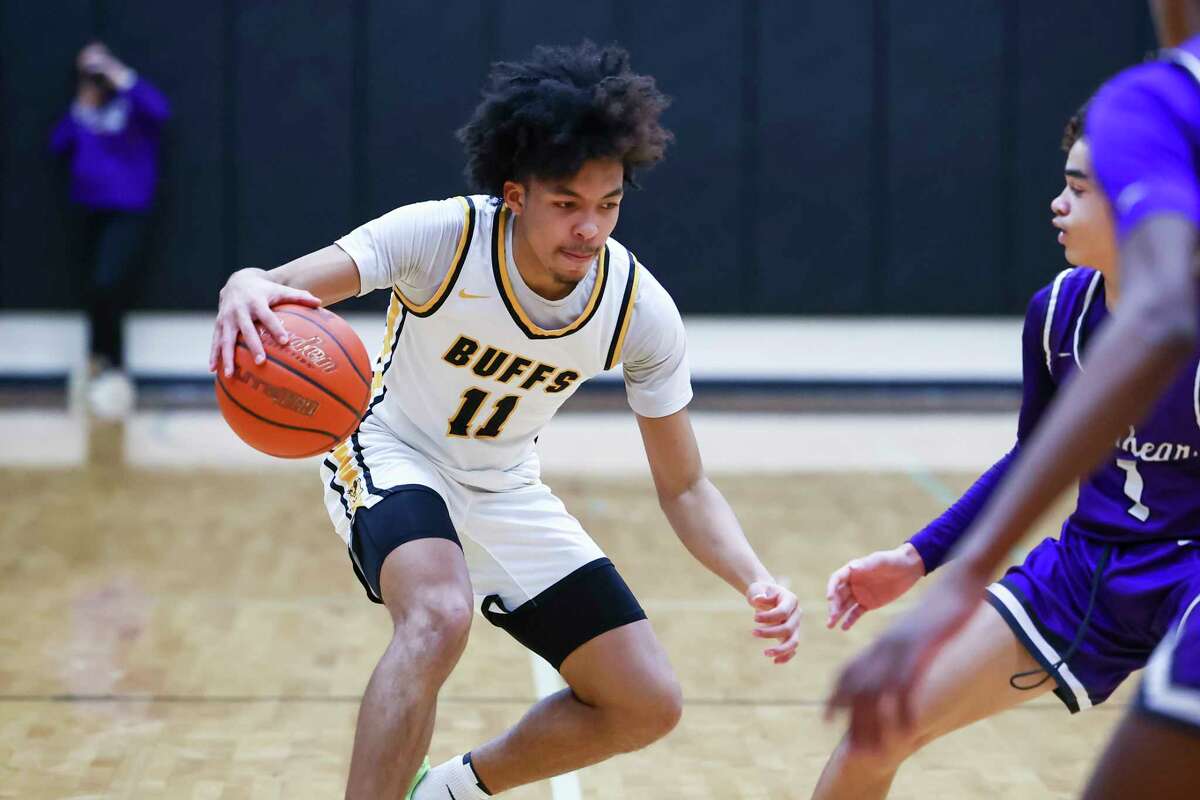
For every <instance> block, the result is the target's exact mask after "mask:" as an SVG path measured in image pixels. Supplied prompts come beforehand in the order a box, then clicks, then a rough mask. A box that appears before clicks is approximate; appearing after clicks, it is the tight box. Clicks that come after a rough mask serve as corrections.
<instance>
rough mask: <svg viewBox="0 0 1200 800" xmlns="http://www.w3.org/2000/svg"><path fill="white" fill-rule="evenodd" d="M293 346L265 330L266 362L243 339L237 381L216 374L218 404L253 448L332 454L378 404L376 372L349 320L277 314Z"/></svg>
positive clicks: (309, 311) (302, 310)
mask: <svg viewBox="0 0 1200 800" xmlns="http://www.w3.org/2000/svg"><path fill="white" fill-rule="evenodd" d="M274 311H275V313H276V314H278V315H279V320H280V321H281V322H282V323H283V327H284V328H286V329H287V332H288V334H289V338H288V343H287V344H286V345H281V344H279V340H278V339H276V338H275V337H274V336H273V335H271V334H269V333H267V332H266V330H265V329H264V328H263V327H262V326H261V325H260V326H259V333H260V334H262V341H263V349H264V350H265V351H266V354H267V360H266V361H264V362H263V363H262V364H255V363H254V356H253V355H251V353H250V348H249V347H247V346H246V343H245V342H244V341H242V339H241V338H240V337H239V338H238V342H237V347H236V348H234V367H233V375H231V376H229V377H226V376H225V374H224V371H223V370H222V371H220V372H219V373H218V374H217V386H216V392H217V405H219V406H220V408H221V414H222V415H223V416H224V417H225V421H226V422H228V423H229V427H231V428H233V432H234V433H236V434H237V435H238V436H240V437H241V438H242V441H244V442H245V443H246V444H248V445H250V446H251V447H253V448H255V449H257V450H261V451H262V452H264V453H267V454H268V455H272V456H278V457H280V458H303V457H305V456H312V455H317V454H318V453H323V452H325V451H326V450H329V449H330V448H331V447H333V446H334V445H336V444H337V443H338V442H340V441H342V440H343V439H345V438H346V437H347V436H349V435H350V434H351V433H353V432H354V429H355V427H356V426H357V425H358V421H359V419H361V418H362V415H363V413H364V412H365V411H366V410H367V402H368V401H369V400H370V399H371V367H370V361H369V360H368V359H367V351H366V349H365V348H364V347H363V344H362V341H360V340H359V338H358V335H357V334H356V333H355V332H354V329H353V328H351V327H350V326H349V325H348V324H347V323H346V321H345V320H343V319H342V318H341V317H339V316H338V315H337V314H334V313H333V312H331V311H327V310H325V309H323V308H308V307H307V306H300V305H295V304H292V303H285V304H283V305H278V306H276V307H275V308H274Z"/></svg>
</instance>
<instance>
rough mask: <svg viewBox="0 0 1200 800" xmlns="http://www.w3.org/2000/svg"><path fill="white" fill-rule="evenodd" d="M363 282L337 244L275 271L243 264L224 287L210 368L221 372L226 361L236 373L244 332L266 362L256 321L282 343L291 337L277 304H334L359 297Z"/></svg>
mask: <svg viewBox="0 0 1200 800" xmlns="http://www.w3.org/2000/svg"><path fill="white" fill-rule="evenodd" d="M358 288H359V278H358V268H357V267H356V266H355V264H354V261H353V259H351V258H350V256H348V255H347V254H346V251H344V250H342V249H341V248H340V247H338V246H337V245H330V246H329V247H325V248H322V249H320V250H317V251H316V252H314V253H309V254H308V255H306V256H302V257H300V258H298V259H296V260H295V261H290V262H288V263H287V264H284V265H283V266H281V267H276V268H275V269H273V270H270V271H269V272H268V271H265V270H261V269H242V270H238V271H237V272H235V273H233V274H232V275H230V276H229V280H228V281H226V282H225V287H224V288H223V289H221V295H220V302H219V304H218V306H217V319H216V323H215V324H214V326H213V338H212V347H211V349H210V351H209V356H208V369H209V371H210V372H216V371H217V370H218V369H220V368H222V366H223V367H224V371H225V375H226V376H229V375H231V374H232V373H233V348H234V345H235V344H236V343H237V338H238V335H239V334H240V335H241V337H242V339H243V340H245V342H246V346H247V347H249V348H250V352H251V354H252V355H253V356H254V361H255V363H256V364H261V363H262V361H263V359H264V358H265V357H266V354H265V353H264V351H263V346H262V340H261V338H260V337H259V333H258V328H257V324H256V323H261V324H262V326H263V327H264V328H265V329H266V330H267V331H268V332H270V333H271V334H273V335H274V336H275V337H276V338H278V339H279V342H280V344H286V343H287V331H286V330H284V327H283V323H282V322H280V320H279V317H278V316H277V315H276V314H275V312H273V311H272V310H271V307H272V306H276V305H279V304H280V303H299V304H301V305H306V306H313V307H316V306H320V305H326V306H328V305H332V304H334V303H336V302H338V301H340V300H345V299H346V298H347V297H353V296H354V295H356V294H358Z"/></svg>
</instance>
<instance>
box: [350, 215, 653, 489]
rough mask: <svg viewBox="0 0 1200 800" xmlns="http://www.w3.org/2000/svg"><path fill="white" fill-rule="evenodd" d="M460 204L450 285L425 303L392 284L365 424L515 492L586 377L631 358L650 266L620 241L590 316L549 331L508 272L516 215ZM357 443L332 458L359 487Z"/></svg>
mask: <svg viewBox="0 0 1200 800" xmlns="http://www.w3.org/2000/svg"><path fill="white" fill-rule="evenodd" d="M458 199H459V200H460V201H461V203H462V207H463V214H464V218H465V224H464V226H463V233H462V235H461V237H460V238H459V242H458V248H457V252H456V254H455V257H454V262H453V264H452V265H451V268H450V270H449V271H448V272H447V273H446V277H445V279H444V280H443V281H442V284H441V286H440V287H438V289H437V291H435V292H434V294H433V296H432V297H431V298H430V299H429V300H428V301H427V302H425V303H423V304H420V305H417V304H415V303H413V302H412V301H411V300H410V299H408V298H406V297H405V296H404V295H403V294H402V293H401V291H400V290H399V288H398V287H393V288H392V298H391V306H390V308H389V309H388V315H387V328H386V333H385V338H384V342H383V346H382V348H381V350H380V354H379V358H378V359H377V361H376V364H375V375H374V381H373V385H372V399H371V403H370V405H369V407H368V410H367V413H366V415H365V416H364V417H363V422H362V424H361V425H362V426H363V427H365V426H376V425H382V426H384V427H385V428H386V429H388V430H390V431H391V432H392V433H394V434H395V435H396V436H397V437H398V438H399V439H400V440H402V441H403V442H405V443H406V444H408V445H409V446H410V447H412V448H414V449H416V450H418V451H420V452H421V453H423V454H425V455H426V456H428V457H429V459H430V460H432V461H433V462H435V463H436V464H437V465H438V466H439V467H441V468H442V469H443V470H444V471H446V472H447V473H448V474H449V475H450V476H451V477H453V478H454V479H456V480H458V481H459V482H461V483H464V484H466V485H468V486H475V487H477V488H481V489H488V490H492V491H504V490H506V489H511V488H515V487H517V486H521V485H524V484H527V483H530V482H532V481H536V480H538V473H539V467H538V462H537V455H536V452H535V450H534V442H535V440H536V438H537V436H538V433H539V432H540V431H541V429H542V427H543V426H544V425H545V424H546V423H547V422H549V421H550V419H551V417H553V416H554V414H555V412H556V411H558V409H559V407H560V406H562V404H563V403H564V402H565V401H566V400H567V398H568V397H570V396H571V395H572V394H574V392H575V390H576V389H577V388H578V387H579V385H580V384H581V383H582V382H583V381H585V380H587V379H588V378H590V377H592V376H594V375H596V374H598V373H600V372H603V371H604V370H606V369H610V368H611V367H613V366H615V365H617V364H619V363H620V362H621V350H622V345H623V343H624V340H625V335H626V333H627V331H628V329H629V322H630V318H631V316H632V310H633V305H634V301H635V300H636V297H637V291H638V277H639V272H640V270H641V267H640V265H639V264H638V262H637V260H636V259H635V258H634V256H633V254H632V253H630V252H629V251H628V250H626V249H625V248H624V247H623V246H621V245H620V244H619V243H617V242H616V241H615V240H613V239H609V240H608V242H607V243H606V245H605V247H604V249H603V251H602V252H601V254H600V256H599V257H598V259H597V263H596V266H595V269H596V270H597V274H596V280H595V284H594V286H593V289H592V294H591V297H590V298H589V300H588V302H587V304H586V305H585V307H584V311H583V313H582V314H581V315H580V316H579V317H578V318H577V319H576V320H575V321H574V322H572V323H570V324H569V325H567V326H566V327H563V328H559V329H557V330H546V329H543V328H540V327H538V326H537V325H536V324H535V323H534V322H533V321H532V320H531V319H530V317H529V316H528V315H527V314H526V313H525V311H524V310H523V309H522V308H521V306H520V304H519V303H518V300H517V295H516V293H515V292H514V291H513V287H512V285H511V278H510V276H509V272H508V269H507V268H506V259H507V255H506V253H505V248H506V246H507V242H506V236H505V233H506V227H507V225H508V224H509V218H510V216H511V214H510V212H509V210H508V209H507V208H506V207H504V206H502V205H499V204H497V203H494V202H490V201H489V199H488V198H486V197H484V196H475V197H463V198H458ZM353 440H354V437H351V440H348V441H347V442H344V443H342V444H341V445H339V446H338V447H337V448H335V449H334V451H333V458H334V460H335V461H336V462H337V464H338V467H339V470H338V472H339V477H341V478H342V480H343V483H345V484H348V485H353V484H355V483H358V481H355V480H354V478H355V477H356V476H355V475H354V473H356V472H358V469H357V468H356V464H355V461H356V457H355V452H354V451H355V450H356V449H358V448H357V444H356V443H355V442H354V441H353ZM347 479H349V480H347Z"/></svg>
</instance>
